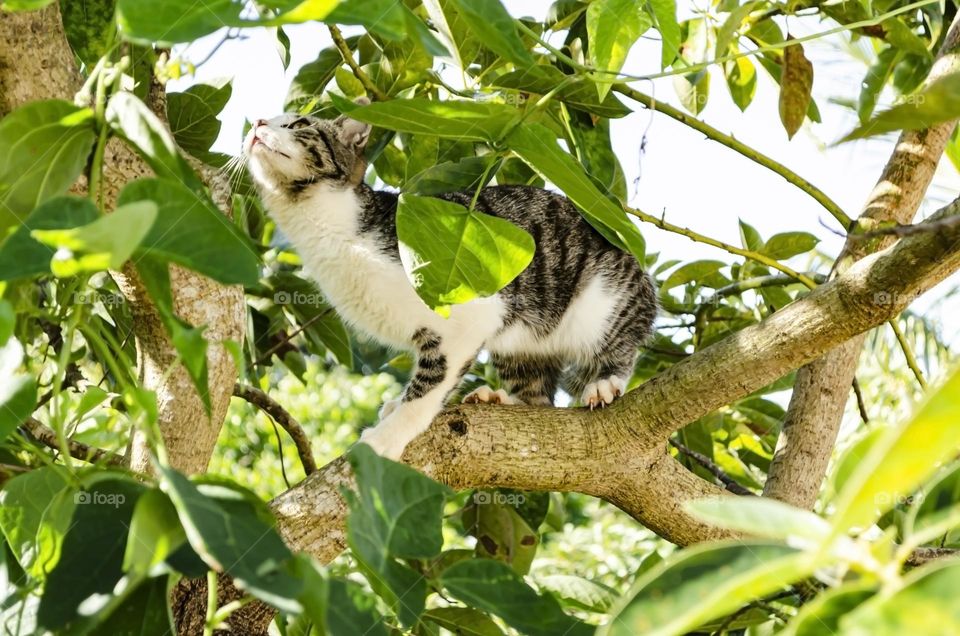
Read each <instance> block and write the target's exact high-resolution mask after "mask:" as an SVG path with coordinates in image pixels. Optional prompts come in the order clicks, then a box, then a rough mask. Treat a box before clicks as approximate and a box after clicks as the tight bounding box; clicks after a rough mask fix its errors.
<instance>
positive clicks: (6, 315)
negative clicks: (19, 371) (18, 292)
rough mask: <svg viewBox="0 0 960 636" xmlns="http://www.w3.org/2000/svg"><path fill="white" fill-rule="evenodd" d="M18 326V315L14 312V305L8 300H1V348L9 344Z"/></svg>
mask: <svg viewBox="0 0 960 636" xmlns="http://www.w3.org/2000/svg"><path fill="white" fill-rule="evenodd" d="M16 326H17V315H16V314H15V313H14V312H13V305H11V304H10V303H9V302H8V301H6V300H0V348H2V347H3V346H4V345H6V344H7V341H8V340H10V337H11V336H12V335H13V331H14V329H15V328H16Z"/></svg>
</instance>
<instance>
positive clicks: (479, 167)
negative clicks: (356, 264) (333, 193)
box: [0, 156, 497, 253]
mask: <svg viewBox="0 0 960 636" xmlns="http://www.w3.org/2000/svg"><path fill="white" fill-rule="evenodd" d="M494 159H495V157H492V156H480V157H464V158H463V159H461V160H460V161H445V162H443V163H438V164H436V165H434V166H431V167H429V168H427V169H426V170H424V171H423V172H421V173H419V174H417V175H416V176H414V177H413V178H412V179H410V180H408V181H407V183H406V186H405V187H404V190H403V191H404V192H405V193H407V194H420V195H425V196H432V195H435V194H440V193H443V192H454V191H457V190H471V191H472V190H475V189H476V188H477V186H478V185H480V180H481V179H483V177H484V175H487V178H488V179H489V178H490V177H492V176H493V175H494V174H496V172H497V170H496V167H493V168H491V167H490V163H491V161H494ZM0 253H2V252H0Z"/></svg>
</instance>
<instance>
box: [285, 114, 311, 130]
mask: <svg viewBox="0 0 960 636" xmlns="http://www.w3.org/2000/svg"><path fill="white" fill-rule="evenodd" d="M309 125H310V120H309V119H307V118H306V117H301V118H300V119H295V120H293V121H292V122H290V123H288V124H281V125H280V127H281V128H290V129H292V130H296V129H298V128H306V127H307V126H309Z"/></svg>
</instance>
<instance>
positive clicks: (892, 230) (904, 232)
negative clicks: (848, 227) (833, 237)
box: [850, 215, 960, 241]
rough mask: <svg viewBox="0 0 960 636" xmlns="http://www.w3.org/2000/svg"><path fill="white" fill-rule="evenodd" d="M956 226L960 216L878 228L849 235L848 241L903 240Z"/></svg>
mask: <svg viewBox="0 0 960 636" xmlns="http://www.w3.org/2000/svg"><path fill="white" fill-rule="evenodd" d="M957 225H960V215H953V216H948V217H947V218H945V219H940V220H939V221H924V222H922V223H914V224H912V225H903V224H901V223H896V224H893V225H890V226H888V227H879V228H876V229H873V230H870V231H869V232H863V233H855V234H851V235H850V240H852V241H865V240H867V239H872V238H877V237H879V236H896V237H898V238H903V237H904V236H914V235H916V234H923V233H924V232H939V231H941V230H949V229H951V228H953V227H955V226H957Z"/></svg>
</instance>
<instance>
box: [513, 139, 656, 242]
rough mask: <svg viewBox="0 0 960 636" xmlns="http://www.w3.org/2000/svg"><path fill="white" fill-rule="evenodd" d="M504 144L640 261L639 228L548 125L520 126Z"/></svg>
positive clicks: (600, 229)
mask: <svg viewBox="0 0 960 636" xmlns="http://www.w3.org/2000/svg"><path fill="white" fill-rule="evenodd" d="M507 143H508V144H509V146H510V149H511V150H513V151H514V152H516V153H517V154H518V155H520V158H521V159H523V160H524V161H525V162H526V163H527V164H529V165H530V167H531V168H533V169H534V170H536V171H537V172H538V173H539V174H540V175H542V176H543V178H544V179H546V180H548V181H551V182H552V183H554V184H555V185H556V186H557V187H558V188H560V189H561V190H562V191H563V193H564V194H565V195H567V197H568V198H569V199H570V200H571V201H572V202H573V203H574V205H576V206H577V207H578V208H579V210H580V213H581V214H582V215H583V216H584V218H585V219H586V220H587V221H588V222H589V223H590V225H592V226H593V228H594V229H595V230H597V231H598V232H600V234H602V235H603V236H604V237H605V238H606V239H607V240H608V241H610V242H611V243H613V244H614V245H617V246H619V247H621V248H622V249H626V250H628V251H630V252H631V253H633V255H634V256H636V257H637V259H638V260H640V261H643V257H644V253H645V251H646V247H645V244H644V241H643V235H642V234H640V230H638V229H637V226H636V225H634V224H633V223H632V222H631V221H630V219H629V218H628V217H627V214H626V212H624V210H623V208H622V207H620V206H619V205H617V204H616V203H614V202H613V201H611V200H610V199H608V198H607V197H606V196H604V194H603V193H602V192H600V190H599V189H598V188H597V186H596V185H595V184H594V183H593V181H591V180H590V178H589V177H588V176H587V175H586V173H584V171H583V168H581V167H580V166H579V165H578V164H577V161H576V159H574V158H573V157H572V156H570V154H568V153H566V152H564V151H563V150H562V149H561V148H560V146H558V145H557V142H556V138H555V137H554V135H553V133H551V132H550V130H549V129H548V128H546V127H544V126H542V125H540V124H529V125H524V126H519V127H517V128H516V129H515V130H514V131H513V132H512V133H511V134H510V136H509V138H508V139H507Z"/></svg>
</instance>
